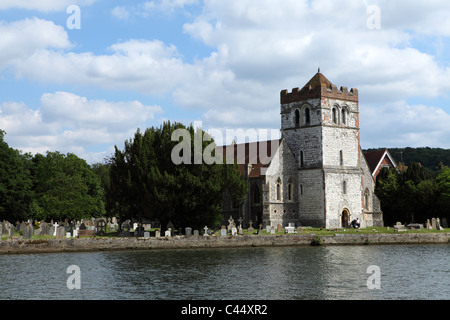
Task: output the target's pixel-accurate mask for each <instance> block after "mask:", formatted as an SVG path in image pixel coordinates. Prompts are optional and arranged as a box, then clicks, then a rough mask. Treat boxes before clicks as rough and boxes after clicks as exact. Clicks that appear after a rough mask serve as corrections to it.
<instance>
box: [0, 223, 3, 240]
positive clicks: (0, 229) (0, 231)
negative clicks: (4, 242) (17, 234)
mask: <svg viewBox="0 0 450 320" xmlns="http://www.w3.org/2000/svg"><path fill="white" fill-rule="evenodd" d="M2 234H3V223H0V237H1V236H2Z"/></svg>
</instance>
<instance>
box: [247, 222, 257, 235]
mask: <svg viewBox="0 0 450 320" xmlns="http://www.w3.org/2000/svg"><path fill="white" fill-rule="evenodd" d="M248 224H249V225H250V227H248V229H247V231H248V233H253V231H255V229H254V228H253V221H252V220H250V221H249V222H248Z"/></svg>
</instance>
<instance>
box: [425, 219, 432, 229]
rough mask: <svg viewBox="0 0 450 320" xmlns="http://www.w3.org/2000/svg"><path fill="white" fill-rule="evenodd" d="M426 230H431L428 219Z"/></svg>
mask: <svg viewBox="0 0 450 320" xmlns="http://www.w3.org/2000/svg"><path fill="white" fill-rule="evenodd" d="M426 228H427V230H431V229H432V228H431V222H430V219H427V224H426Z"/></svg>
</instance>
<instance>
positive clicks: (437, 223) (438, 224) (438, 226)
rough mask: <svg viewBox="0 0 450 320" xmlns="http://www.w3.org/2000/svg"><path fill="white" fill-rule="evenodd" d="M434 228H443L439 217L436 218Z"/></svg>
mask: <svg viewBox="0 0 450 320" xmlns="http://www.w3.org/2000/svg"><path fill="white" fill-rule="evenodd" d="M436 229H437V230H440V231H442V230H444V228H442V226H441V220H440V219H439V218H436Z"/></svg>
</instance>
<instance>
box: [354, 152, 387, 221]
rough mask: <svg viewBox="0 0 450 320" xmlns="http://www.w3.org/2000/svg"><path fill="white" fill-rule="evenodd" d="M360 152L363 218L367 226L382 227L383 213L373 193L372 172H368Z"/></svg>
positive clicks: (373, 181)
mask: <svg viewBox="0 0 450 320" xmlns="http://www.w3.org/2000/svg"><path fill="white" fill-rule="evenodd" d="M360 152H361V154H360V156H361V169H362V171H363V182H362V192H363V194H362V199H363V211H364V220H365V221H366V225H367V226H371V227H382V226H383V225H384V223H383V213H382V211H381V203H380V200H379V199H378V197H377V196H376V195H375V180H374V179H373V178H372V173H371V172H370V169H369V166H368V165H367V162H366V159H365V157H364V155H363V154H362V151H360ZM366 190H367V191H368V193H369V196H368V200H369V203H368V205H366V203H365V201H366V197H365V193H366Z"/></svg>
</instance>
